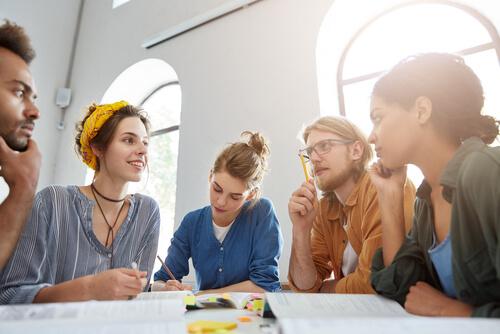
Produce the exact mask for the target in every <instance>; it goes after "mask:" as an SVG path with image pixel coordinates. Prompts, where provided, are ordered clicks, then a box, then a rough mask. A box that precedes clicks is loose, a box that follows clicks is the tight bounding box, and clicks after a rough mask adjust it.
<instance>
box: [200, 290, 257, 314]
mask: <svg viewBox="0 0 500 334" xmlns="http://www.w3.org/2000/svg"><path fill="white" fill-rule="evenodd" d="M263 299H264V296H263V295H262V294H259V293H248V292H228V293H213V294H212V293H211V294H205V295H199V296H196V298H195V305H192V306H193V308H235V309H239V310H242V309H244V308H254V304H255V303H256V302H257V301H259V300H260V301H261V300H263ZM257 304H258V303H257Z"/></svg>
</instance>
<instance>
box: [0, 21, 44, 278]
mask: <svg viewBox="0 0 500 334" xmlns="http://www.w3.org/2000/svg"><path fill="white" fill-rule="evenodd" d="M34 56H35V52H34V50H33V48H32V47H31V43H30V40H29V38H28V36H27V35H26V33H25V32H24V29H23V28H21V27H20V26H18V25H16V24H12V23H10V22H8V21H6V22H5V23H4V24H2V25H0V176H1V177H3V179H4V180H5V182H6V183H7V185H8V186H9V194H8V196H7V198H5V200H4V201H3V202H2V203H1V204H0V271H1V270H2V269H3V268H4V266H5V264H6V263H7V262H8V260H9V258H10V256H11V253H12V251H13V250H14V248H15V246H16V244H17V241H18V239H19V236H20V234H21V232H22V230H23V227H24V223H25V221H26V217H27V215H28V213H29V211H30V209H31V205H32V202H33V198H34V195H35V192H36V185H37V183H38V175H39V169H40V160H41V158H40V152H39V150H38V147H37V145H36V144H35V142H34V141H33V140H31V139H30V138H31V135H32V133H33V129H34V121H35V120H36V119H37V118H38V117H39V116H40V113H39V111H38V108H37V107H36V106H35V104H34V100H35V98H36V92H35V86H34V82H33V77H32V75H31V73H30V70H29V64H30V62H31V61H32V60H33V58H34Z"/></svg>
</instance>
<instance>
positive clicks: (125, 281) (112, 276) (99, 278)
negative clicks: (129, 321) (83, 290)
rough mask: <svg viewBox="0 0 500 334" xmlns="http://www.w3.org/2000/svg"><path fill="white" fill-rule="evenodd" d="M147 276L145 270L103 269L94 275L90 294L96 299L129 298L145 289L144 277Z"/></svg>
mask: <svg viewBox="0 0 500 334" xmlns="http://www.w3.org/2000/svg"><path fill="white" fill-rule="evenodd" d="M137 276H139V278H138V277H137ZM146 276H147V273H146V272H145V271H137V270H135V269H127V268H117V269H111V270H107V271H103V272H101V273H99V274H97V275H95V276H93V277H92V283H91V286H90V294H91V296H92V299H96V300H118V299H122V300H125V299H129V297H135V296H137V295H138V294H139V293H141V292H142V291H143V288H144V287H143V282H142V279H143V278H145V277H146Z"/></svg>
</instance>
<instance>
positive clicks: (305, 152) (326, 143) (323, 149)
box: [299, 139, 354, 162]
mask: <svg viewBox="0 0 500 334" xmlns="http://www.w3.org/2000/svg"><path fill="white" fill-rule="evenodd" d="M353 142H354V140H348V139H324V140H320V141H319V142H317V143H316V144H314V145H312V146H309V147H306V148H304V149H301V150H299V154H301V155H302V156H303V157H304V159H305V160H306V162H307V161H309V160H311V158H310V157H311V154H312V153H313V152H316V154H317V155H324V154H327V153H328V152H330V150H331V149H332V147H334V146H335V145H346V144H351V143H353Z"/></svg>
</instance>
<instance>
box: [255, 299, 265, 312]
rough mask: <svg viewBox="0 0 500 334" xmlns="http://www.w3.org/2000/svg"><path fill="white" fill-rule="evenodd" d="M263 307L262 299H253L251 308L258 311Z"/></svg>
mask: <svg viewBox="0 0 500 334" xmlns="http://www.w3.org/2000/svg"><path fill="white" fill-rule="evenodd" d="M263 308H264V300H262V299H256V300H254V301H253V309H254V310H255V311H260V310H262V309H263Z"/></svg>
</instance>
